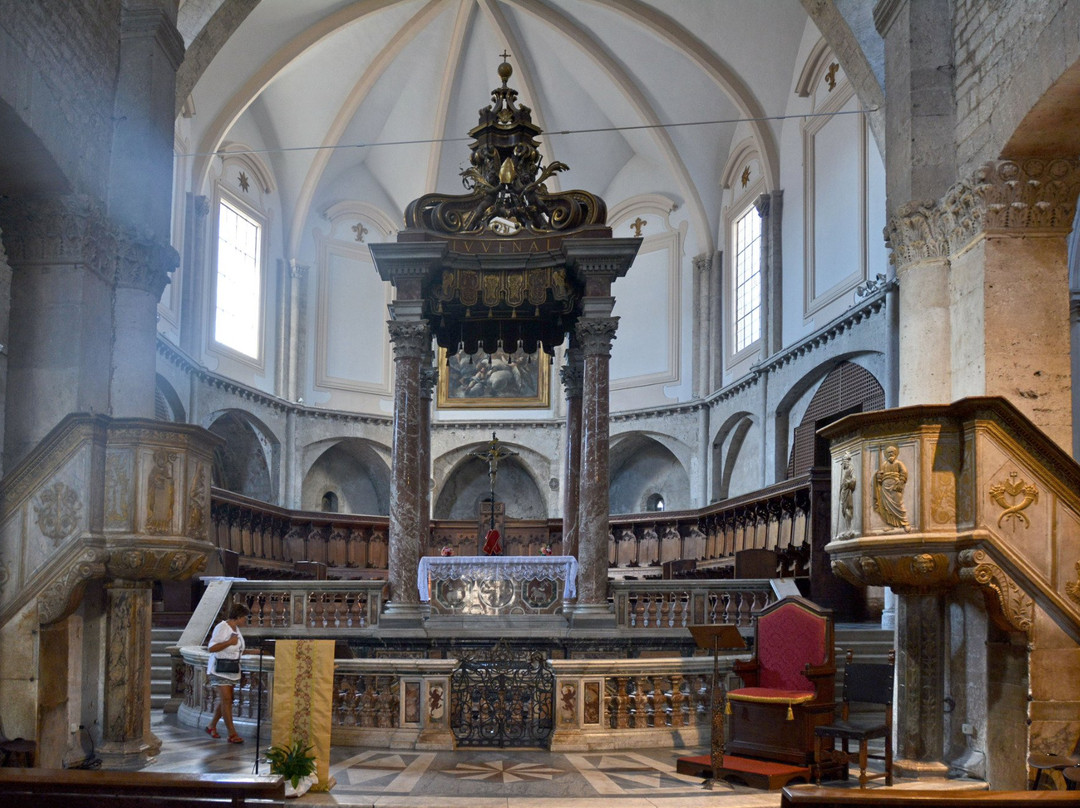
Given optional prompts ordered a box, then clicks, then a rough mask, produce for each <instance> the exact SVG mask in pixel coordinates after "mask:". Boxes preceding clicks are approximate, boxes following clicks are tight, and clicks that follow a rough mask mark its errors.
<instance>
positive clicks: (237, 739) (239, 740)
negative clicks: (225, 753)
mask: <svg viewBox="0 0 1080 808" xmlns="http://www.w3.org/2000/svg"><path fill="white" fill-rule="evenodd" d="M243 742H244V739H243V738H241V737H240V736H239V735H230V736H229V743H243Z"/></svg>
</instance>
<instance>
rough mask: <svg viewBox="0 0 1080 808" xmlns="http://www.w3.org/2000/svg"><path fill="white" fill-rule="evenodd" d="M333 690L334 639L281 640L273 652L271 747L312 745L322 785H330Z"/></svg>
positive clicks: (324, 788) (325, 787) (320, 788)
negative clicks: (298, 742)
mask: <svg viewBox="0 0 1080 808" xmlns="http://www.w3.org/2000/svg"><path fill="white" fill-rule="evenodd" d="M333 691H334V641H333V640H278V641H277V643H276V644H275V653H274V701H273V708H272V715H273V720H272V722H271V724H270V744H271V745H272V746H290V745H292V744H293V743H294V742H295V741H296V740H297V739H300V740H301V741H303V743H304V745H305V746H311V747H312V749H311V751H312V754H314V755H315V758H316V761H317V767H316V772H317V773H318V775H319V782H318V784H317V785H316V786H315V788H314V789H313V790H315V791H326V790H327V789H329V788H330V787H331V786H332V785H333V783H331V782H330V712H331V709H332V707H331V705H332V703H333Z"/></svg>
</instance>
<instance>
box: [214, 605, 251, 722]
mask: <svg viewBox="0 0 1080 808" xmlns="http://www.w3.org/2000/svg"><path fill="white" fill-rule="evenodd" d="M250 613H251V611H250V610H249V609H248V607H247V606H245V605H244V604H242V603H234V604H233V606H232V608H230V609H229V616H228V617H227V618H226V619H225V620H222V621H221V622H220V623H218V624H217V625H216V626H214V633H213V634H211V635H210V644H209V645H208V646H207V648H206V650H207V651H209V652H210V661H209V662H208V663H207V665H206V673H207V674H208V675H209V677H210V684H211V685H212V686H214V687H216V688H217V689H218V704H217V707H216V708H215V709H214V717H213V719H212V720H211V721H210V726H208V727H207V728H206V734H207V735H209V736H210V737H211V738H220V737H221V736H220V735H218V731H217V723H218V719H219V718H224V719H225V729H226V730H228V732H229V743H243V742H244V739H243V738H241V737H240V736H239V735H237V734H236V727H234V726H233V717H232V704H233V688H234V687H235V686H236V683H237V682H239V681H240V665H239V662H240V655H241V654H243V653H244V637H243V635H242V634H241V633H240V624H241V623H246V622H247V618H248V615H249V614H250ZM231 667H235V669H236V670H235V671H232V670H226V669H227V668H231Z"/></svg>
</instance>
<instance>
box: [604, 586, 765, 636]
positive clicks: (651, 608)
mask: <svg viewBox="0 0 1080 808" xmlns="http://www.w3.org/2000/svg"><path fill="white" fill-rule="evenodd" d="M609 588H610V591H611V594H612V600H613V603H614V609H615V623H616V625H617V626H618V627H619V628H624V629H635V630H637V629H683V630H685V629H687V628H688V627H689V626H695V625H706V624H715V623H733V624H735V625H737V626H739V627H740V628H746V629H749V628H750V614H751V612H754V611H757V610H758V609H761V608H762V607H763V606H766V605H768V604H769V603H772V602H773V601H774V600H776V594H775V591H774V589H773V587H772V585H771V584H770V582H769V581H767V580H760V579H758V580H745V581H739V580H710V579H704V578H702V579H693V578H689V579H684V580H671V581H612V582H611V583H610V584H609Z"/></svg>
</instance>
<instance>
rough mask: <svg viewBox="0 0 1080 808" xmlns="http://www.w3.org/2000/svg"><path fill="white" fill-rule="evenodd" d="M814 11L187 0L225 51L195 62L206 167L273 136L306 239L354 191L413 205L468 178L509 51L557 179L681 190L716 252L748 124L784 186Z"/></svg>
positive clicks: (294, 218)
mask: <svg viewBox="0 0 1080 808" xmlns="http://www.w3.org/2000/svg"><path fill="white" fill-rule="evenodd" d="M245 15H246V16H245ZM807 24H808V18H807V14H806V12H805V11H804V9H803V6H802V5H801V4H800V3H799V2H798V0H768V2H762V0H224V1H222V0H185V2H184V3H183V4H182V5H181V9H180V28H181V31H182V32H183V33H184V35H185V38H186V39H187V40H188V45H189V57H190V58H191V59H192V61H193V62H197V61H198V60H199V59H202V60H203V61H204V62H205V64H198V65H197V68H198V69H199V70H200V71H201V73H199V75H198V78H197V80H195V79H194V78H193V76H192V73H191V71H190V70H189V71H188V72H187V73H186V74H184V71H182V74H183V75H182V76H181V80H182V81H183V80H184V78H185V77H186V78H187V79H189V80H191V82H192V90H191V93H190V97H189V98H187V99H185V100H186V104H185V115H188V116H189V117H188V119H187V121H188V124H189V125H190V131H189V134H188V138H187V151H188V153H190V154H192V155H194V156H193V157H192V158H191V163H190V165H191V168H192V172H193V173H192V177H193V181H194V184H195V185H196V186H198V185H199V184H201V183H205V181H206V178H207V177H208V176H209V175H210V171H211V168H212V166H213V161H214V159H215V158H214V156H213V153H214V152H216V151H218V150H220V149H223V148H227V147H229V146H230V144H243V146H245V147H249V148H252V149H255V150H258V151H259V152H260V157H261V159H262V160H264V161H265V162H266V164H267V165H268V166H269V167H270V169H271V170H272V172H273V176H274V178H275V180H276V189H277V192H278V195H279V199H280V204H281V206H282V210H281V214H282V222H283V225H284V232H283V234H282V235H283V239H284V245H283V246H284V249H285V251H286V253H288V254H289V256H291V257H295V256H298V255H299V254H300V252H302V251H303V250H304V249H305V239H307V238H309V234H310V230H311V227H312V223H313V222H314V221H315V220H316V217H317V216H318V215H319V214H321V213H322V212H323V211H325V210H326V209H327V208H328V207H329V206H331V205H333V204H335V203H337V202H340V201H342V200H345V199H361V200H365V201H367V202H369V203H371V204H373V205H375V206H377V207H379V208H381V209H383V210H384V211H385V212H386V213H387V214H389V215H391V216H393V217H394V218H396V219H399V218H400V215H401V212H402V211H403V210H404V208H405V206H406V205H407V204H408V203H409V202H410V201H411V200H413V199H415V198H416V197H418V196H420V195H422V194H424V193H428V192H431V191H435V190H439V191H443V192H449V193H460V192H461V191H462V188H461V180H460V177H459V173H460V171H461V170H462V169H463V168H464V167H466V166H467V165H468V156H469V151H468V137H467V132H468V130H469V129H470V128H472V127H473V126H475V125H476V122H477V110H478V109H479V108H480V107H481V106H485V105H487V104H488V103H489V101H490V92H491V90H492V88H494V87H496V86H497V85H498V84H499V80H498V76H497V74H496V68H497V67H498V64H499V62H500V61H502V59H501V57H500V54H502V53H503V51H504V50H505V51H506V52H508V53H509V54H510V60H509V61H510V63H511V65H512V66H513V68H514V75H513V77H512V78H511V80H510V85H511V86H513V87H516V89H517V90H518V91H519V94H520V95H519V101H520V102H521V103H524V104H526V105H528V106H529V107H531V108H532V110H533V120H534V121H535V122H537V123H538V124H539V125H540V126H541V127H542V128H543V129H544V130H545V135H544V136H543V138H542V152H543V154H544V157H545V159H546V160H547V161H548V162H550V161H554V160H560V161H562V162H564V163H566V164H568V165H569V167H570V170H569V171H568V172H566V173H565V174H563V175H562V176H561V179H557V180H556V181H554V182H552V183H549V185H550V186H552V187H553V190H554V189H555V188H558V187H559V182H560V181H561V184H562V187H563V188H569V187H575V188H583V189H586V190H588V191H591V192H593V193H596V194H598V195H599V196H601V197H603V198H605V199H606V200H607V201H608V204H609V207H610V206H611V205H612V204H618V203H619V202H620V201H622V200H625V199H629V198H631V197H634V196H636V195H640V194H665V195H667V196H668V197H670V198H671V199H672V200H673V202H674V203H675V204H676V205H677V206H679V207H680V208H685V213H686V216H687V219H688V221H689V224H690V226H691V228H692V229H693V231H694V235H695V241H696V246H697V247H698V249H699V251H701V252H704V251H707V250H708V249H710V248H713V247H714V246H715V243H714V241H715V238H716V234H717V232H718V230H719V227H720V223H721V215H722V213H721V200H722V188H721V174H722V172H723V169H724V166H725V163H726V161H727V159H728V156H729V153H730V152H731V150H732V148H733V146H735V145H736V144H735V143H734V140H735V139H736V137H738V139H740V140H744V139H745V137H747V136H749V137H751V138H752V139H753V140H754V141H755V142H756V146H757V148H758V150H759V152H760V155H761V158H762V172H763V173H764V175H765V180H766V183H767V184H768V185H770V186H771V187H776V186H777V185H778V182H779V180H778V172H779V166H778V161H779V158H778V153H779V149H778V145H777V144H778V140H779V133H780V124H779V122H778V121H777V120H775V116H780V115H782V114H783V113H784V112H785V109H786V107H787V105H788V103H789V100H790V98H791V93H792V83H793V77H794V75H795V73H796V72H797V71H798V70H799V69H800V67H801V66H800V65H797V64H796V60H797V58H798V54H799V50H800V44H801V43H802V42H803V37H804V32H805V31H806V30H807ZM226 37H227V38H226ZM208 41H214V42H215V44H214V46H213V48H208V47H207V42H208ZM192 112H193V113H194V114H193V115H191V113H192ZM706 122H708V123H706ZM739 122H743V123H742V124H740V123H739ZM200 192H204V193H205V188H203V189H201V191H200Z"/></svg>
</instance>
